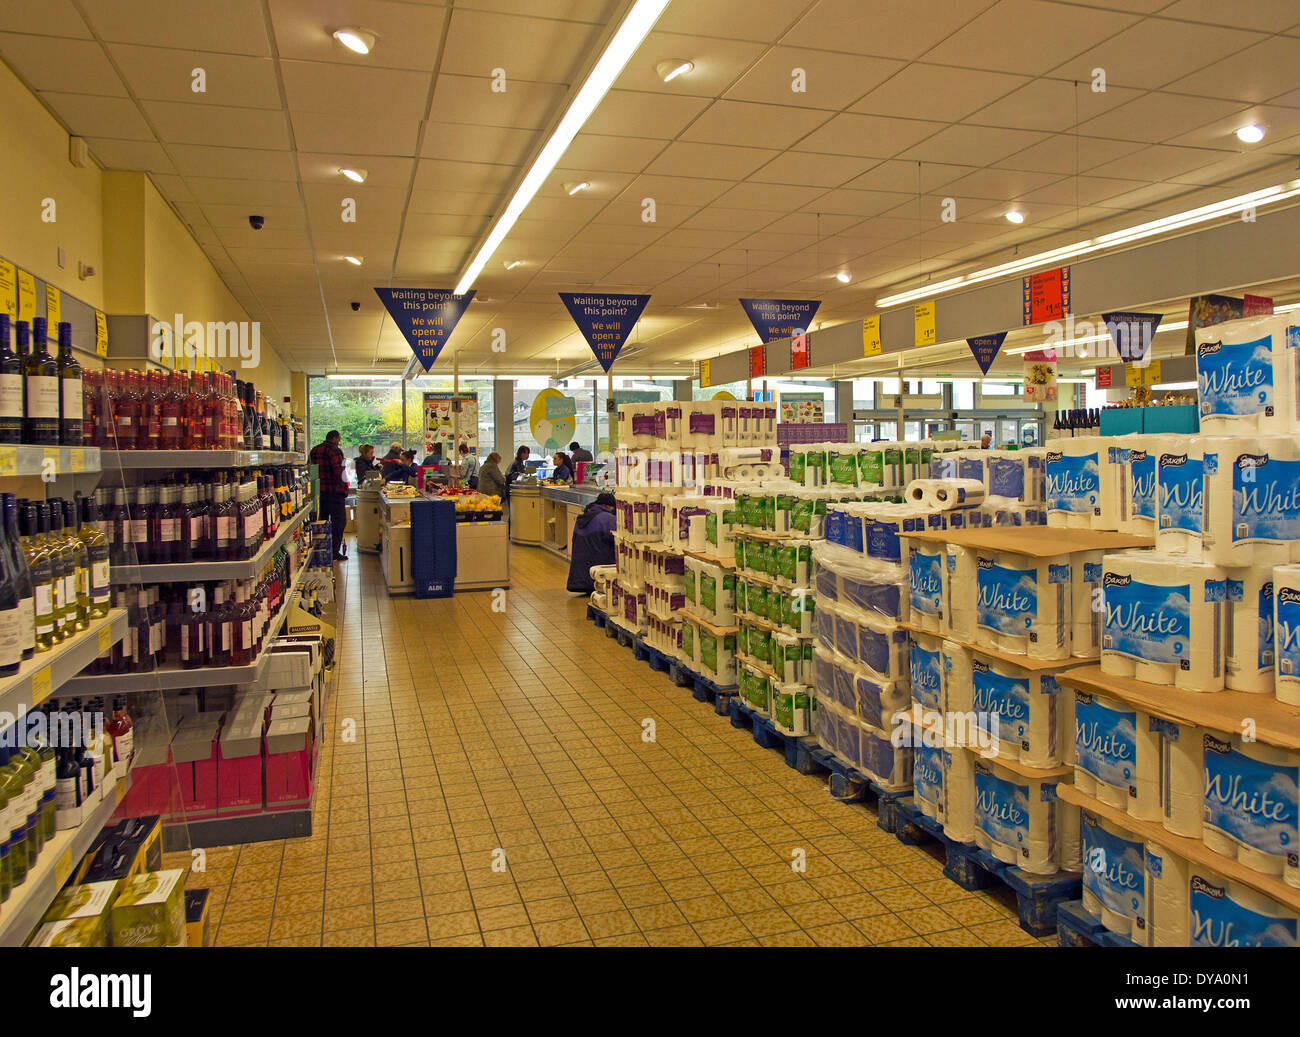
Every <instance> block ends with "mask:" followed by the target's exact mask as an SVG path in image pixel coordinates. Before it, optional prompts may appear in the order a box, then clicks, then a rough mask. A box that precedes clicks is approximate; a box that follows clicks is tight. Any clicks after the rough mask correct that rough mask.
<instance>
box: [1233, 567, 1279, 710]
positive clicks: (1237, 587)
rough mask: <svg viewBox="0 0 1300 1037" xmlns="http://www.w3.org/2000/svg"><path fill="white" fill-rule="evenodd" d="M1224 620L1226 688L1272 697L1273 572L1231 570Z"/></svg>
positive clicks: (1265, 568)
mask: <svg viewBox="0 0 1300 1037" xmlns="http://www.w3.org/2000/svg"><path fill="white" fill-rule="evenodd" d="M1224 607H1225V610H1226V616H1225V619H1224V649H1223V655H1224V685H1225V687H1227V688H1228V689H1229V690H1231V691H1245V692H1250V693H1252V694H1257V695H1271V694H1272V693H1273V684H1274V681H1273V570H1272V568H1270V567H1268V566H1255V567H1251V568H1249V569H1229V570H1228V600H1227V602H1226V604H1225V606H1224Z"/></svg>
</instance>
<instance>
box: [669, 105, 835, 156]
mask: <svg viewBox="0 0 1300 1037" xmlns="http://www.w3.org/2000/svg"><path fill="white" fill-rule="evenodd" d="M827 118H828V113H826V112H821V111H817V110H815V109H809V108H792V107H790V106H788V105H786V106H782V105H775V104H755V103H753V102H749V101H725V100H724V101H715V102H714V103H713V105H712V106H711V107H710V108H709V109H708V111H706V112H705V113H704V114H703V115H701V116H700V117H699V118H698V119H696V120H695V122H694V123H692V124H691V126H690V127H689V128H688V129H687V130H686V131H685V132H684V133H682V135H681V139H682V140H691V141H701V142H707V143H712V144H727V145H729V144H732V143H733V142H735V141H756V142H761V143H763V144H764V145H766V146H768V147H773V148H782V149H785V148H790V147H793V146H794V145H795V143H796V142H798V141H799V140H801V139H803V138H804V137H806V136H807V135H808V134H809V133H811V132H812V131H813V130H815V129H816V128H817V127H818V126H821V125H823V124H824V123H825V122H826V121H827Z"/></svg>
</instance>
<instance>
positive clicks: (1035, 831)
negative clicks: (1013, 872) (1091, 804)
mask: <svg viewBox="0 0 1300 1037" xmlns="http://www.w3.org/2000/svg"><path fill="white" fill-rule="evenodd" d="M974 771H975V843H976V845H977V846H979V848H980V849H982V850H985V851H987V852H988V853H991V854H992V855H993V856H994V857H996V858H997V859H998V860H1000V861H1004V862H1005V863H1007V864H1014V865H1016V866H1017V867H1019V868H1022V869H1023V870H1025V871H1027V872H1030V873H1031V874H1035V875H1051V874H1054V873H1056V872H1058V871H1061V870H1064V869H1071V868H1076V867H1078V862H1079V853H1080V831H1079V811H1078V809H1077V808H1075V807H1072V806H1071V805H1070V804H1068V803H1063V802H1061V801H1060V800H1058V799H1057V798H1056V784H1057V783H1056V781H1055V780H1051V781H1044V780H1041V779H1039V778H1028V777H1025V776H1024V775H1022V774H1019V773H1017V772H1015V771H1012V770H1009V769H1008V768H1006V767H1004V766H1002V765H1001V764H999V763H997V762H996V761H995V760H976V761H975V764H974Z"/></svg>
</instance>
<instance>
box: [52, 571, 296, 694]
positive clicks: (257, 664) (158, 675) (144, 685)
mask: <svg viewBox="0 0 1300 1037" xmlns="http://www.w3.org/2000/svg"><path fill="white" fill-rule="evenodd" d="M306 572H307V566H306V565H302V566H299V568H298V571H297V572H296V573H295V574H294V577H293V581H292V582H291V583H290V584H289V592H288V593H287V594H286V595H285V598H284V604H283V605H282V606H281V607H280V611H279V612H278V613H277V614H276V616H275V618H274V619H272V620H271V625H270V626H269V627H267V633H266V642H265V644H263V645H262V651H261V654H259V655H258V657H257V659H256V660H254V661H253V662H251V663H249V664H248V665H247V666H200V667H197V668H195V669H193V670H181V669H175V668H170V667H169V668H167V669H163V670H152V671H149V672H146V673H91V674H86V675H84V676H81V677H74V678H73V679H72V680H70V681H68V682H67V683H66V684H65V685H64V693H65V694H68V695H81V696H86V695H134V694H140V693H141V692H147V691H177V690H180V689H184V688H218V687H225V686H227V685H232V684H253V683H255V682H257V681H259V680H261V679H262V674H263V673H264V672H265V671H266V666H267V662H268V661H269V660H270V658H271V642H272V641H274V640H275V638H276V637H277V636H278V635H279V633H280V628H281V627H282V626H283V625H284V620H285V617H286V616H287V615H288V614H289V609H290V608H292V607H293V603H294V602H293V596H294V593H295V592H296V591H297V589H298V587H299V585H300V584H301V583H302V579H303V576H304V575H305V574H306ZM122 625H123V629H124V630H125V627H126V619H125V616H124V617H123V620H122Z"/></svg>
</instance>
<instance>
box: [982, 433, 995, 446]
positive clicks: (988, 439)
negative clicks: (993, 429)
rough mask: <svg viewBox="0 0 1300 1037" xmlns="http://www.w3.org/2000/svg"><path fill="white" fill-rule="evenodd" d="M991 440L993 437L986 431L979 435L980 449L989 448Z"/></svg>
mask: <svg viewBox="0 0 1300 1037" xmlns="http://www.w3.org/2000/svg"><path fill="white" fill-rule="evenodd" d="M992 442H993V437H992V436H990V435H989V434H988V433H987V432H985V433H984V435H982V436H980V449H981V450H987V449H988V448H989V444H990V443H992Z"/></svg>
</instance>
